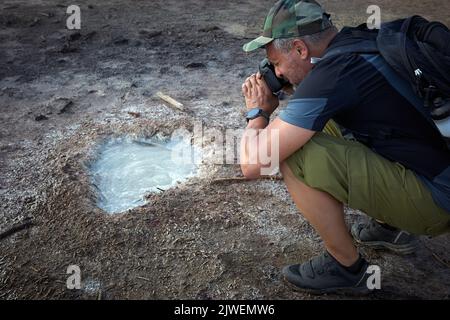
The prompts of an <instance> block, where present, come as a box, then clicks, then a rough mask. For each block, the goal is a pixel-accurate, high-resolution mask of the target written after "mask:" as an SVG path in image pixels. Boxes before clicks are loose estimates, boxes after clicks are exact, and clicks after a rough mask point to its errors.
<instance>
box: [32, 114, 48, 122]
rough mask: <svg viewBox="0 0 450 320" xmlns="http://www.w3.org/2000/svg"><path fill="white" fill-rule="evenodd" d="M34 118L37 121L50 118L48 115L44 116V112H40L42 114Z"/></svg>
mask: <svg viewBox="0 0 450 320" xmlns="http://www.w3.org/2000/svg"><path fill="white" fill-rule="evenodd" d="M34 120H36V121H42V120H48V118H47V117H46V116H44V115H43V114H40V115H38V116H36V117H35V118H34Z"/></svg>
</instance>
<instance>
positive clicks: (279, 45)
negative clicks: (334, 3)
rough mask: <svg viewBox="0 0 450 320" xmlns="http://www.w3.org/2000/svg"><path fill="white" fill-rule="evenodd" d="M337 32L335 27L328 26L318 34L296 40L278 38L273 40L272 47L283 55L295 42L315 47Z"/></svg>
mask: <svg viewBox="0 0 450 320" xmlns="http://www.w3.org/2000/svg"><path fill="white" fill-rule="evenodd" d="M337 32H338V30H337V28H336V27H335V26H330V27H328V28H327V29H325V30H322V31H320V32H318V33H315V34H311V35H306V36H303V37H297V38H280V39H275V40H273V42H272V43H273V46H274V47H275V49H278V50H280V51H282V52H284V53H286V52H288V51H289V50H291V49H292V47H293V45H294V41H295V40H302V41H304V42H305V43H306V45H307V46H308V47H311V46H317V45H319V44H321V43H322V42H323V41H325V40H328V39H329V38H330V37H331V35H333V34H335V33H337Z"/></svg>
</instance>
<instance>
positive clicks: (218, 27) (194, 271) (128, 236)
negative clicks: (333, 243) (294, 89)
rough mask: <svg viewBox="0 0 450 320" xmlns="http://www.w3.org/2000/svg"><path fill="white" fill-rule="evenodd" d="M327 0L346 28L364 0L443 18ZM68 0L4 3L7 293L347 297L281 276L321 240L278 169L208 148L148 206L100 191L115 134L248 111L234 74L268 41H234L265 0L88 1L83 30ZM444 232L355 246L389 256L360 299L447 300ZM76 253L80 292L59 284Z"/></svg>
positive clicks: (1, 274)
mask: <svg viewBox="0 0 450 320" xmlns="http://www.w3.org/2000/svg"><path fill="white" fill-rule="evenodd" d="M322 3H323V5H325V7H326V8H327V10H328V11H329V12H330V13H331V14H332V15H333V17H334V21H335V23H336V24H337V25H338V26H339V27H342V26H343V25H356V24H359V23H363V22H365V21H366V19H367V14H366V9H367V7H368V6H369V5H370V4H377V5H379V6H380V8H381V9H382V18H383V20H390V19H393V18H396V17H405V16H408V15H411V14H415V13H418V14H421V15H424V16H426V17H427V18H430V19H437V20H440V21H443V22H445V23H446V24H447V25H449V24H450V18H449V16H448V12H450V3H449V2H447V1H431V0H422V1H418V0H414V1H387V0H386V1H375V0H371V1H370V2H369V1H356V0H340V1H338V0H329V1H325V0H324V1H322ZM71 4H72V3H71V1H64V0H55V1H50V0H41V1H37V0H31V1H13V0H5V1H2V2H1V4H0V10H1V11H0V111H1V112H0V124H1V125H0V200H1V201H0V232H1V238H0V299H181V298H187V299H344V298H347V297H345V296H338V295H325V296H310V295H307V294H303V293H298V292H293V291H291V289H290V288H289V287H287V286H286V285H285V284H284V283H283V281H282V280H281V277H280V269H281V268H282V266H284V265H285V264H289V263H293V262H299V261H304V260H306V259H309V258H311V257H312V256H314V255H316V254H318V253H320V252H321V251H322V250H323V248H322V244H321V241H320V239H319V237H318V236H317V234H316V233H315V232H314V230H313V229H312V228H311V226H310V225H309V224H308V223H307V222H306V221H305V220H304V219H303V218H302V216H301V215H300V214H299V213H298V211H297V210H296V208H295V206H294V204H293V203H292V201H291V200H290V198H289V195H288V193H287V191H286V189H285V187H284V184H283V182H282V181H280V180H262V181H248V182H247V181H241V180H225V181H222V180H220V179H221V178H230V177H239V176H240V171H239V167H238V166H236V165H233V164H228V165H225V164H222V165H221V164H214V163H213V162H212V161H209V160H210V159H211V158H208V156H205V158H204V161H203V163H202V164H201V165H200V168H199V173H198V175H197V176H196V177H194V178H191V179H189V180H188V181H187V182H186V183H182V184H179V185H177V186H176V187H174V188H171V189H169V190H166V191H164V192H160V193H157V194H150V195H148V201H147V204H145V205H144V206H141V207H138V208H135V209H133V210H129V211H127V212H124V213H121V214H116V215H110V214H107V213H105V212H103V211H102V210H101V209H99V208H98V207H97V205H96V193H95V190H93V187H92V184H91V179H90V176H89V166H90V164H91V163H92V161H93V160H95V159H96V155H97V154H98V148H99V147H100V146H101V145H102V143H103V142H104V141H106V140H107V139H109V138H110V137H115V136H117V137H119V136H134V137H148V136H152V135H154V134H159V135H163V136H169V135H170V134H171V133H172V132H173V131H174V130H176V129H180V128H185V129H186V130H190V131H192V130H193V129H194V126H195V124H196V123H197V124H198V123H200V124H201V125H202V126H203V129H204V130H208V129H210V128H216V129H220V130H222V131H223V130H225V129H239V128H242V127H243V126H244V125H245V121H244V120H243V118H242V114H243V99H242V97H241V93H240V85H241V83H242V81H243V80H244V79H245V78H246V77H247V76H248V75H249V74H251V73H252V72H254V71H255V69H256V66H257V63H258V61H259V59H261V58H262V57H263V52H258V53H255V54H251V55H247V54H244V53H243V52H241V46H242V45H243V44H244V43H245V42H246V41H248V39H250V38H252V37H254V36H256V35H258V33H259V31H260V28H261V26H262V23H263V19H264V15H265V14H266V12H267V10H268V8H269V7H270V5H271V4H272V1H268V0H245V1H237V0H230V1H212V0H211V1H208V0H187V1H175V0H170V1H167V0H166V1H157V0H155V1H151V0H147V1H143V0H142V1H139V0H135V1H119V0H109V1H107V0H104V1H92V0H90V1H88V0H80V1H77V4H78V5H79V7H80V9H81V18H82V20H81V21H82V25H81V29H80V30H68V29H67V28H66V19H67V18H68V15H67V14H66V9H67V7H68V6H69V5H71ZM158 91H161V92H163V93H165V94H167V95H169V96H171V97H173V98H174V99H176V100H178V101H179V102H181V103H183V104H184V106H185V108H186V110H185V111H180V110H176V109H173V108H170V106H169V105H168V104H167V103H165V102H163V101H161V100H160V99H158V98H155V93H156V92H158ZM203 143H204V144H205V145H206V148H207V149H208V148H209V147H210V146H211V144H212V140H211V141H208V140H207V139H206V140H205V141H203ZM208 146H209V147H208ZM347 219H348V222H349V223H352V222H355V221H357V220H359V219H364V216H363V215H362V214H361V213H360V212H357V211H354V210H350V209H349V210H347ZM449 243H450V237H449V236H448V235H444V236H440V237H437V238H433V239H430V238H427V237H422V238H420V244H419V248H418V251H417V252H416V253H415V254H413V255H410V256H397V255H393V254H391V253H388V252H380V251H374V250H371V249H366V248H361V249H360V250H361V252H362V253H363V254H364V255H365V256H366V257H368V258H369V259H370V261H371V262H372V263H373V264H377V265H379V266H380V267H381V270H382V290H381V291H379V292H376V293H375V294H373V295H370V296H369V297H364V299H448V298H449V294H450V269H449V265H450V253H449V252H448V247H449ZM70 265H78V266H79V267H80V269H81V278H82V288H81V289H80V290H68V289H67V287H66V280H67V277H68V275H67V274H66V271H67V268H68V266H70Z"/></svg>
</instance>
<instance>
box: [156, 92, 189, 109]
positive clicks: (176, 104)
mask: <svg viewBox="0 0 450 320" xmlns="http://www.w3.org/2000/svg"><path fill="white" fill-rule="evenodd" d="M155 96H157V97H158V98H160V99H161V100H163V101H165V102H167V103H168V104H169V105H170V106H171V107H173V108H175V109H177V110H180V111H186V109H185V108H184V105H183V104H182V103H181V102H178V101H177V100H175V99H174V98H172V97H169V96H168V95H165V94H164V93H162V92H161V91H158V92H157V93H156V94H155Z"/></svg>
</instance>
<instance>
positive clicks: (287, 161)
mask: <svg viewBox="0 0 450 320" xmlns="http://www.w3.org/2000/svg"><path fill="white" fill-rule="evenodd" d="M358 41H361V39H360V38H359V37H358V32H357V30H356V28H344V29H342V30H341V31H340V32H338V30H337V29H336V28H335V27H334V26H333V25H332V23H331V21H330V19H329V15H328V14H326V13H325V12H324V10H323V8H322V7H321V6H320V5H319V4H318V3H317V2H315V1H313V0H304V1H298V0H296V1H295V0H282V1H278V2H277V3H276V4H275V5H274V7H273V8H272V9H271V10H270V12H269V14H268V16H267V18H266V20H265V25H264V33H263V35H262V36H260V37H258V38H257V39H255V40H253V41H251V42H249V43H247V44H246V45H244V51H246V52H249V51H253V50H255V49H258V48H263V49H265V50H266V54H267V58H268V59H269V61H270V62H271V64H272V65H273V66H274V68H275V73H276V75H277V76H278V77H280V78H284V79H285V80H288V81H289V82H290V83H291V84H293V85H294V86H295V87H296V90H295V93H294V94H293V96H292V97H291V99H290V101H289V103H288V105H287V107H286V108H285V109H284V110H282V111H281V112H280V114H279V116H278V117H277V118H275V119H272V121H270V117H271V115H272V113H273V112H274V111H275V109H276V108H277V107H278V104H279V101H278V98H277V96H275V95H274V94H272V92H271V91H270V89H269V87H268V86H267V84H266V82H265V81H264V78H263V77H262V76H261V75H260V74H259V73H258V74H254V75H252V76H250V77H249V78H247V79H246V81H245V83H244V84H243V85H242V92H243V95H244V97H245V103H246V107H247V110H248V113H247V120H248V125H247V128H246V130H245V133H244V137H243V139H242V141H241V168H242V172H243V174H244V175H245V176H246V177H247V178H248V179H257V178H259V177H260V176H261V175H262V173H263V174H266V173H264V169H265V168H267V167H272V166H274V165H278V164H279V167H280V170H281V173H282V175H283V179H284V182H285V183H286V186H287V189H288V190H289V193H290V195H291V197H292V199H293V201H294V202H295V204H296V206H297V208H298V210H299V211H300V212H301V214H302V215H303V216H304V217H305V218H306V219H307V220H308V221H309V223H311V225H312V226H313V227H314V228H315V230H316V231H317V232H318V234H319V235H320V236H321V238H322V240H323V243H324V245H325V249H326V250H325V252H324V253H323V254H322V255H320V256H317V257H314V258H312V259H311V260H310V261H307V262H303V263H301V264H295V265H291V266H286V267H285V268H284V269H283V271H282V273H283V275H284V278H285V280H287V281H288V282H289V283H291V284H292V285H294V286H295V287H297V288H299V289H305V290H308V291H313V292H319V293H322V292H339V291H353V292H361V293H363V292H367V291H368V290H369V289H368V288H367V285H366V279H367V277H368V276H369V275H368V274H367V273H366V270H367V268H368V262H367V261H366V260H365V259H364V258H363V257H362V256H361V255H360V254H359V253H358V251H357V248H356V247H355V245H354V242H353V238H354V239H355V240H356V241H357V242H359V243H361V244H365V245H372V246H378V247H379V246H381V247H385V248H388V249H390V250H393V251H395V252H398V253H410V252H412V251H413V250H414V235H419V234H426V235H433V236H434V235H438V234H442V233H445V232H448V231H450V153H449V151H448V149H447V148H446V145H445V141H444V139H443V138H442V136H441V135H440V134H439V132H438V131H437V129H436V128H435V127H433V126H432V125H430V123H429V122H427V120H426V119H425V117H423V116H422V115H421V114H419V112H418V111H417V110H416V109H415V108H414V106H413V105H412V103H413V101H414V99H411V95H413V94H414V93H413V92H412V90H411V89H409V87H408V86H406V85H402V81H403V80H402V79H400V78H399V77H398V76H397V75H396V74H395V73H394V72H393V71H392V69H391V68H390V67H389V66H388V65H387V63H386V62H385V61H384V60H383V58H382V57H381V56H379V55H375V54H357V53H342V54H339V55H334V56H331V57H329V58H325V59H322V60H321V59H320V58H321V57H323V56H324V55H325V54H326V53H327V51H329V50H331V49H333V48H336V47H338V46H342V45H344V44H355V43H358ZM312 58H313V59H312ZM336 123H337V124H339V125H340V126H341V127H343V128H346V129H347V130H349V131H350V132H352V133H353V135H354V137H355V138H356V141H355V140H347V139H344V138H343V137H342V135H341V132H340V130H339V129H338V127H337V126H336ZM386 132H388V133H389V134H386ZM272 133H276V134H272ZM273 137H277V138H276V139H274V138H273ZM275 144H277V145H276V146H275ZM274 147H276V148H274ZM261 148H264V150H278V153H277V154H276V155H273V154H272V155H271V159H277V160H278V161H279V163H278V164H274V163H269V164H267V163H264V164H263V163H262V162H261V161H260V160H259V158H258V157H257V156H256V157H255V155H258V154H259V150H260V149H261ZM436 177H439V179H435V178H436ZM436 181H439V183H437V182H436ZM344 204H346V205H348V206H349V207H351V208H354V209H359V210H362V211H363V212H365V213H366V214H367V215H369V216H370V217H371V218H372V219H371V220H370V222H368V223H364V224H359V225H353V226H352V228H351V234H350V232H349V231H348V229H347V226H346V224H345V221H344V209H343V206H344ZM352 236H353V237H352Z"/></svg>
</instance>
